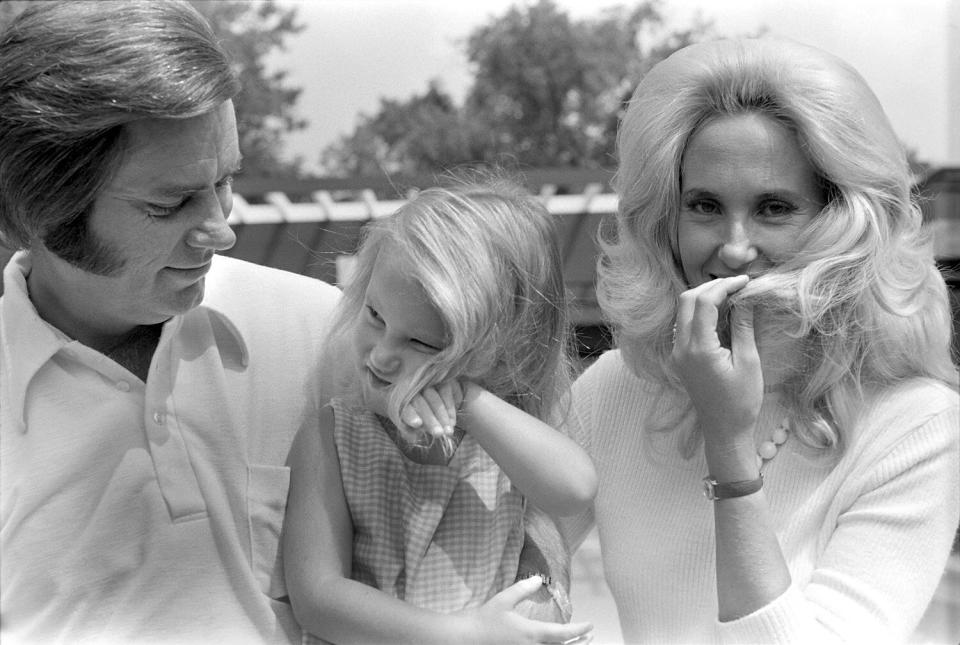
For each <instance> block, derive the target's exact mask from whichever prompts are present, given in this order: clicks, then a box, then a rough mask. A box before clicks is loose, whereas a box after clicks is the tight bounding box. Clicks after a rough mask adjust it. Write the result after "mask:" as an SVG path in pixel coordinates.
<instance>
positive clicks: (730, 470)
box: [703, 436, 760, 483]
mask: <svg viewBox="0 0 960 645" xmlns="http://www.w3.org/2000/svg"><path fill="white" fill-rule="evenodd" d="M703 451H704V457H705V458H706V461H707V471H708V472H707V474H708V475H709V476H710V477H711V478H713V479H714V480H716V481H717V482H720V483H727V482H739V481H747V480H752V479H756V478H757V477H758V476H759V475H760V467H759V466H758V464H757V448H756V445H755V442H754V440H753V437H752V436H750V437H749V438H746V437H745V438H742V439H740V440H725V441H717V440H716V439H710V438H708V437H704V446H703Z"/></svg>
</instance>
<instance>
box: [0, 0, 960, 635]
mask: <svg viewBox="0 0 960 645" xmlns="http://www.w3.org/2000/svg"><path fill="white" fill-rule="evenodd" d="M117 1H119V0H117ZM29 4H30V2H29V1H18V0H2V1H0V28H2V27H3V25H5V24H6V23H7V22H8V21H9V20H10V19H11V18H12V17H13V16H14V15H15V14H16V13H18V12H19V11H21V10H23V8H25V7H26V6H28V5H29ZM193 4H195V5H196V6H197V7H198V8H199V9H200V10H201V11H202V12H203V13H204V14H205V15H206V16H207V17H208V18H209V19H210V21H211V23H212V24H213V25H214V28H215V29H216V30H217V32H218V34H219V35H220V36H221V38H222V39H223V42H224V44H225V46H226V47H227V49H229V50H230V51H231V53H232V54H233V56H234V58H235V61H236V64H237V68H238V70H239V72H240V75H241V78H242V81H243V85H244V91H243V93H242V94H241V95H240V96H239V97H238V98H237V100H236V101H235V103H236V107H237V113H238V127H239V129H240V135H241V149H242V151H243V154H244V169H243V172H242V173H241V174H240V175H239V176H238V177H237V180H236V182H235V193H236V200H235V202H236V203H235V206H234V211H233V213H232V215H231V219H230V221H231V223H232V224H233V226H234V228H235V230H236V232H237V236H238V241H237V244H236V246H235V247H234V248H233V249H232V250H231V251H229V252H228V253H227V254H229V255H234V256H237V257H241V258H244V259H247V260H250V261H254V262H259V263H261V264H267V265H271V266H276V267H279V268H283V269H287V270H291V271H295V272H298V273H304V274H307V275H311V276H314V277H318V278H321V279H324V280H327V281H329V282H334V283H337V282H340V281H341V280H342V279H343V278H344V276H345V275H346V274H347V273H348V272H349V267H350V254H351V253H352V251H353V250H354V249H355V246H356V243H357V239H358V235H359V233H360V231H361V230H362V228H363V226H364V224H365V223H366V222H368V221H370V220H371V219H373V218H376V217H382V216H385V215H388V214H390V213H391V212H393V211H394V210H395V209H396V208H397V207H398V206H399V205H401V204H402V203H403V201H404V200H405V199H407V198H408V197H409V196H410V195H411V194H412V192H414V191H416V190H418V189H422V188H425V187H427V186H430V185H433V184H435V183H436V182H437V180H438V178H439V177H440V176H441V175H442V174H443V173H444V172H446V171H449V170H450V169H454V168H459V167H463V166H469V165H472V164H477V163H496V164H498V165H500V166H503V167H505V168H507V169H508V170H510V171H513V172H514V173H516V174H517V177H518V179H520V180H521V181H522V182H524V183H525V184H526V185H527V187H528V188H529V189H530V190H531V191H532V192H534V193H536V194H538V195H540V196H541V198H542V199H543V200H544V202H545V203H546V205H547V207H548V209H549V210H550V211H551V213H553V214H555V215H556V216H557V219H558V234H559V235H560V237H561V244H562V248H563V251H564V257H565V272H566V274H565V278H566V282H567V286H568V288H569V290H570V293H571V296H572V299H573V303H574V308H575V309H574V311H575V313H574V320H575V323H576V329H577V334H578V338H579V350H580V354H581V356H582V357H583V358H584V360H585V361H589V360H591V358H592V357H593V356H595V355H596V354H597V353H599V352H601V351H603V350H604V349H606V348H607V347H608V346H609V335H608V334H607V331H606V328H605V327H604V325H603V321H602V320H601V318H600V314H599V311H598V309H597V307H596V299H595V297H594V292H593V275H594V273H593V267H594V262H595V259H596V251H595V243H594V240H595V235H596V230H597V227H598V225H599V223H600V221H601V220H602V219H603V217H604V216H605V215H607V214H610V213H612V212H614V211H615V209H616V203H617V202H616V196H615V195H614V194H613V193H612V191H611V189H610V186H609V181H610V178H611V177H612V174H613V170H614V167H615V160H614V156H613V153H614V135H615V132H616V127H617V123H618V120H619V117H620V115H621V114H622V110H623V105H624V101H625V100H626V99H627V98H629V96H630V93H631V92H632V89H633V88H634V87H635V86H636V84H637V83H638V82H639V80H640V79H641V78H642V77H643V75H644V74H645V73H646V71H647V70H649V69H650V67H652V66H653V65H654V64H656V63H657V62H658V61H660V60H662V59H663V58H665V57H666V56H668V55H669V54H670V53H672V52H673V51H675V50H676V49H678V48H680V47H682V46H684V45H686V44H689V43H692V42H696V41H699V40H705V39H713V38H718V37H724V36H743V35H760V34H774V35H778V36H786V37H790V38H794V39H796V40H800V41H802V42H806V43H808V44H811V45H814V46H817V47H820V48H823V49H826V50H827V51H830V52H832V53H834V54H836V55H838V56H840V57H841V58H844V59H845V60H847V61H848V62H850V63H851V64H852V65H853V66H854V67H856V68H857V69H858V70H859V71H860V73H861V74H862V75H863V76H864V77H865V78H866V80H867V82H868V83H869V84H870V85H871V87H872V88H873V89H874V91H875V92H876V94H877V95H878V97H879V99H880V101H881V103H882V104H883V105H884V108H885V109H886V111H887V114H888V116H889V118H890V120H891V122H892V124H893V126H894V129H895V130H896V131H897V132H898V134H899V135H900V137H901V139H902V141H903V143H904V146H905V148H906V150H907V151H908V156H909V159H910V162H911V166H912V168H913V171H914V176H915V185H916V191H917V195H918V197H919V198H920V199H921V203H922V207H923V210H924V217H925V220H926V222H927V226H929V227H930V228H931V229H932V230H933V233H934V240H935V244H936V253H937V257H938V261H939V262H940V264H941V267H942V269H943V271H944V274H945V276H946V277H947V280H948V283H949V284H950V285H951V293H952V297H953V299H954V311H955V316H954V320H955V329H957V324H956V323H957V320H958V319H960V315H957V312H958V311H960V304H958V295H957V294H958V293H960V0H913V1H908V0H723V1H710V0H647V1H640V2H624V3H621V4H616V3H614V2H609V3H608V2H605V1H604V0H539V1H536V2H534V1H526V2H522V1H514V0H482V1H481V0H471V1H469V2H448V1H445V0H299V1H298V0H261V1H257V0H251V1H242V2H241V1H230V0H194V2H193ZM11 252H12V250H11V249H3V248H2V247H0V264H5V263H6V258H7V257H8V256H9V254H10V253H11ZM0 289H2V286H0ZM955 347H956V338H955ZM572 595H573V600H574V605H575V608H576V610H575V612H576V613H575V619H578V620H590V621H592V622H594V624H595V625H596V627H597V634H596V640H595V642H598V643H618V642H621V639H620V632H619V627H618V625H617V619H616V609H615V608H614V606H613V603H612V601H611V600H610V597H609V591H608V590H607V588H606V584H605V582H604V580H603V573H602V565H601V561H600V552H599V547H598V544H597V539H596V535H592V536H591V537H590V538H589V539H588V540H587V542H586V543H585V544H584V546H583V547H582V548H581V549H580V551H578V553H577V555H576V557H575V560H574V572H573V591H572ZM914 640H915V642H917V643H957V642H960V555H958V553H957V548H956V545H955V549H954V554H953V556H952V558H951V561H950V565H949V567H948V569H947V572H946V574H945V576H944V580H943V582H942V584H941V588H940V589H939V590H938V593H937V597H936V598H935V599H934V603H933V604H932V605H931V608H930V611H929V612H928V616H927V617H926V618H925V620H924V623H923V625H922V626H921V629H920V630H919V631H918V632H917V635H916V637H915V639H914Z"/></svg>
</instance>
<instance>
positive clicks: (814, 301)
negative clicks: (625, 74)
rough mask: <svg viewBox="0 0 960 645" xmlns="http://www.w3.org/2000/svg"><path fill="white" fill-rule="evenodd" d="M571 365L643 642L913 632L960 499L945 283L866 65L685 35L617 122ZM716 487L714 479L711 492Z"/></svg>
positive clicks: (624, 615) (622, 597)
mask: <svg viewBox="0 0 960 645" xmlns="http://www.w3.org/2000/svg"><path fill="white" fill-rule="evenodd" d="M618 145H619V154H620V168H619V172H618V175H617V178H616V187H617V191H618V193H619V197H620V206H619V212H618V214H617V218H616V230H615V236H614V239H607V240H604V241H603V242H602V250H603V253H602V257H601V260H600V265H599V284H598V295H599V298H600V302H601V306H602V308H603V310H604V312H605V314H606V316H607V317H608V319H609V321H610V322H611V324H612V326H613V328H614V330H615V335H616V340H617V345H618V349H616V350H614V351H612V352H609V353H607V354H606V355H604V356H603V357H601V358H600V360H599V361H598V362H597V363H595V364H594V365H593V366H591V368H589V369H588V370H587V371H586V372H585V373H584V374H583V375H582V376H581V377H580V379H578V381H577V382H576V384H575V385H574V394H573V409H572V412H571V420H570V424H571V426H572V431H573V433H574V434H575V436H577V437H579V439H580V441H581V442H582V443H583V445H584V446H585V447H586V448H587V449H588V451H589V452H590V454H591V455H592V456H593V458H594V459H595V461H596V465H597V471H598V473H600V478H601V479H600V492H599V495H598V497H597V500H596V502H595V505H594V509H593V513H591V514H590V515H589V516H588V517H581V518H580V520H579V521H578V522H574V523H570V524H568V525H567V526H566V533H567V537H568V539H569V540H570V541H571V542H572V543H573V544H577V543H579V541H580V540H582V538H583V535H584V533H585V532H586V530H587V529H588V528H589V526H590V524H591V523H592V521H594V520H595V521H596V523H597V525H598V528H599V533H600V543H601V549H602V552H603V561H604V567H605V573H606V576H607V580H608V582H609V584H610V587H611V590H612V592H613V595H614V598H615V600H616V603H617V607H618V610H619V614H620V622H621V626H622V629H623V634H624V637H625V639H626V641H627V642H631V643H632V642H641V641H642V642H656V643H663V642H721V641H722V642H803V643H808V642H809V643H812V642H825V641H829V640H831V639H833V640H840V641H851V640H852V641H857V642H887V641H903V640H905V639H907V638H908V637H909V635H910V634H911V632H912V631H913V629H914V627H915V626H916V624H917V622H918V621H919V620H920V618H921V616H922V614H923V611H924V609H925V607H926V605H927V603H928V602H929V600H930V598H931V596H932V594H933V592H934V589H935V587H936V585H937V582H938V580H939V578H940V575H941V572H942V570H943V568H944V565H945V562H946V558H947V556H948V554H949V551H950V545H951V541H952V539H953V535H954V532H955V531H956V528H957V523H958V516H960V500H958V490H960V482H958V474H960V463H958V452H960V449H958V430H957V429H958V423H960V421H958V397H957V389H956V388H957V373H956V370H955V368H954V365H953V364H952V363H951V360H950V355H949V337H950V313H949V305H948V299H947V293H946V288H945V286H944V282H943V279H942V278H941V276H940V274H939V273H938V271H937V269H936V267H935V264H934V260H933V257H932V254H931V251H930V247H929V245H928V244H927V243H926V241H925V240H924V238H923V233H922V231H921V228H920V224H921V216H920V212H919V210H918V208H917V206H916V205H915V203H913V201H912V200H911V194H910V186H911V181H910V174H909V171H908V167H907V163H906V158H905V155H904V151H903V149H902V146H901V144H900V143H899V141H898V140H897V138H896V136H895V135H894V133H893V132H892V130H891V128H890V125H889V123H888V121H887V119H886V117H885V115H884V113H883V111H882V109H881V107H880V105H879V104H878V102H877V100H876V98H875V96H874V95H873V93H872V92H871V91H870V89H869V88H868V87H867V85H866V84H865V82H864V81H863V79H862V78H861V77H860V76H859V75H858V74H857V73H856V72H855V71H854V70H853V69H852V68H851V67H849V66H848V65H847V64H845V63H844V62H842V61H840V60H838V59H836V58H834V57H833V56H830V55H828V54H826V53H824V52H821V51H819V50H816V49H813V48H810V47H806V46H803V45H800V44H796V43H792V42H785V41H779V40H767V39H761V40H740V41H721V42H711V43H705V44H699V45H694V46H691V47H688V48H686V49H683V50H681V51H679V52H677V53H676V54H674V55H673V56H671V57H670V58H668V59H667V60H666V61H664V62H662V63H660V64H659V65H658V66H656V67H655V68H654V69H653V70H652V71H651V72H650V73H649V74H648V75H647V76H646V78H645V79H644V80H643V82H642V83H641V84H640V86H639V87H638V88H637V90H636V93H635V94H634V97H633V100H632V101H631V103H630V105H629V108H628V111H627V114H626V116H625V118H624V120H623V123H622V124H621V130H620V135H619V141H618ZM704 492H706V493H707V499H704V494H703V493H704Z"/></svg>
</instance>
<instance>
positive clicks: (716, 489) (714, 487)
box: [703, 473, 763, 501]
mask: <svg viewBox="0 0 960 645" xmlns="http://www.w3.org/2000/svg"><path fill="white" fill-rule="evenodd" d="M761 488H763V473H760V474H759V475H758V476H757V478H756V479H747V480H745V481H740V482H730V483H727V484H719V483H717V480H716V479H713V478H712V477H710V476H709V475H707V476H706V477H704V478H703V494H704V495H706V497H707V499H709V500H711V501H716V500H718V499H733V498H734V497H743V496H744V495H752V494H753V493H756V492H757V491H758V490H760V489H761Z"/></svg>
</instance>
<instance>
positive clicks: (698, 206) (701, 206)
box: [687, 199, 720, 215]
mask: <svg viewBox="0 0 960 645" xmlns="http://www.w3.org/2000/svg"><path fill="white" fill-rule="evenodd" d="M687 208H688V209H690V210H691V211H693V212H694V213H699V214H701V215H717V214H718V213H720V207H719V206H718V205H717V203H716V202H712V201H710V200H706V199H697V200H694V201H691V202H689V203H688V204H687Z"/></svg>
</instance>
